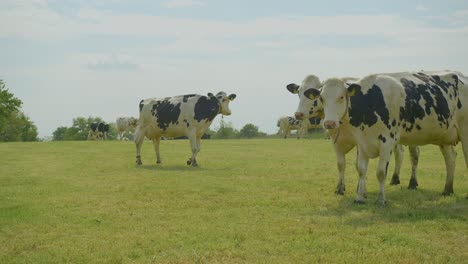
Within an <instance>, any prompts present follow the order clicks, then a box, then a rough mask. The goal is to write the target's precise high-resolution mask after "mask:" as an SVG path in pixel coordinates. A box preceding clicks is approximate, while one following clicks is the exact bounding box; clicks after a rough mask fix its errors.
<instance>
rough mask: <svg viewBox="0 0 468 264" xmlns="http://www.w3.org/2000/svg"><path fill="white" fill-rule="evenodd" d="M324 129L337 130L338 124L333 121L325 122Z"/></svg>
mask: <svg viewBox="0 0 468 264" xmlns="http://www.w3.org/2000/svg"><path fill="white" fill-rule="evenodd" d="M323 127H325V128H326V129H335V128H336V122H335V121H331V120H325V121H324V122H323Z"/></svg>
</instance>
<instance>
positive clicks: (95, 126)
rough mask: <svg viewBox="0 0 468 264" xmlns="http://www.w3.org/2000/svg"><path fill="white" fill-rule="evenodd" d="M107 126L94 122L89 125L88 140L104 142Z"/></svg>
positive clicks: (107, 130)
mask: <svg viewBox="0 0 468 264" xmlns="http://www.w3.org/2000/svg"><path fill="white" fill-rule="evenodd" d="M108 132H109V125H108V124H106V123H104V122H94V123H92V124H91V125H90V129H89V132H88V140H103V139H104V140H106V139H107V133H108Z"/></svg>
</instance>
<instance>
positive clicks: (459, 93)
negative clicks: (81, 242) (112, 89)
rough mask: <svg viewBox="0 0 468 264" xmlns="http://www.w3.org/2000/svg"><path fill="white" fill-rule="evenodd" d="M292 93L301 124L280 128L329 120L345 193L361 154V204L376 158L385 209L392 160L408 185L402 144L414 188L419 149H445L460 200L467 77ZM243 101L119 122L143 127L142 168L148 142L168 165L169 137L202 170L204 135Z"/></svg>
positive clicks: (160, 107)
mask: <svg viewBox="0 0 468 264" xmlns="http://www.w3.org/2000/svg"><path fill="white" fill-rule="evenodd" d="M286 88H287V90H288V91H289V92H291V93H293V94H297V95H298V96H299V104H298V107H297V110H296V112H295V114H294V116H295V118H293V117H285V118H281V119H280V120H278V124H277V125H278V127H280V129H281V131H282V135H283V136H284V137H286V136H287V135H288V134H289V131H290V130H291V128H292V127H293V126H294V125H295V126H296V128H295V129H297V130H298V133H297V134H298V136H299V135H300V134H302V132H299V131H301V130H304V129H306V128H307V127H308V126H309V125H317V124H318V122H319V120H322V123H321V125H322V126H323V127H324V128H325V129H326V130H327V132H328V134H329V135H330V137H331V142H332V145H333V149H334V151H335V154H336V159H337V167H338V176H339V177H338V179H339V180H338V184H337V187H336V193H337V194H344V191H345V179H344V172H345V165H346V164H345V155H346V154H347V153H348V152H349V151H351V150H352V149H353V148H354V147H357V161H356V169H357V171H358V174H359V181H358V186H357V197H356V199H355V201H356V202H357V203H363V202H365V200H366V198H367V191H366V173H367V169H368V163H369V159H373V158H379V161H378V166H377V170H376V171H377V173H376V174H377V175H376V176H377V179H378V181H379V194H378V202H379V203H381V204H383V205H384V204H385V203H386V199H385V188H384V187H385V179H386V176H387V170H388V165H389V162H390V159H391V156H392V154H394V157H395V163H396V164H395V171H394V173H393V177H392V180H391V183H392V184H399V183H400V180H399V174H400V168H401V164H402V160H403V146H402V145H405V146H408V148H409V152H410V156H411V165H412V173H411V180H410V183H409V188H411V189H415V188H416V187H417V186H418V182H417V178H416V170H417V165H418V160H419V151H420V150H419V147H418V146H422V145H426V144H434V145H438V146H439V147H440V151H441V152H442V155H443V157H444V160H445V166H446V182H445V189H444V192H443V194H444V195H450V194H452V193H453V180H454V172H455V158H456V155H457V154H456V152H455V150H454V146H455V145H456V144H458V143H459V142H461V144H462V149H463V154H464V157H465V162H466V165H467V167H468V78H467V77H465V76H464V75H463V74H461V73H459V72H455V71H433V72H427V71H420V72H400V73H385V74H372V75H369V76H365V77H363V78H361V79H357V78H330V79H327V80H325V81H323V82H321V81H320V79H319V78H318V77H317V76H315V75H308V76H306V78H305V79H304V80H303V82H302V83H301V84H300V85H297V84H294V83H291V84H289V85H287V87H286ZM235 98H236V95H235V94H230V95H228V94H226V93H225V92H219V93H217V94H216V95H213V94H211V93H209V94H208V95H206V96H204V95H197V94H189V95H181V96H174V97H166V98H152V99H146V100H142V101H141V102H140V104H139V110H140V111H139V112H140V116H139V119H138V120H136V119H135V118H122V119H121V120H120V121H119V119H118V120H117V127H118V130H119V131H125V130H128V129H131V128H135V127H136V129H135V143H136V163H137V164H138V165H141V164H142V160H141V146H142V143H143V140H144V138H145V137H146V138H148V139H150V140H152V141H153V145H154V150H155V152H156V163H161V156H160V152H159V145H160V141H161V137H180V136H186V137H187V138H188V139H189V141H190V146H191V150H192V155H191V157H189V159H188V161H187V164H188V165H191V166H198V163H197V160H196V157H197V154H198V152H199V151H200V143H201V138H202V136H203V134H204V133H205V131H206V130H207V129H208V128H209V126H210V125H211V123H212V121H213V119H214V118H215V117H216V116H217V115H218V114H221V115H230V114H231V110H230V109H229V103H230V102H231V101H233V100H234V99H235ZM119 123H120V124H121V125H119ZM92 131H93V132H91V130H90V135H91V134H92V135H95V134H96V135H97V137H100V138H102V137H104V138H105V127H104V128H103V130H101V129H100V128H99V124H97V125H96V126H95V129H92ZM94 131H97V132H94Z"/></svg>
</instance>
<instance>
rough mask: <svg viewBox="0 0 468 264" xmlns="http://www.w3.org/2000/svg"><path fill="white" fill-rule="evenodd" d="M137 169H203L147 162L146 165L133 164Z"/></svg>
mask: <svg viewBox="0 0 468 264" xmlns="http://www.w3.org/2000/svg"><path fill="white" fill-rule="evenodd" d="M135 168H137V169H144V170H152V171H200V170H204V169H203V168H201V167H192V166H189V165H162V164H148V165H135Z"/></svg>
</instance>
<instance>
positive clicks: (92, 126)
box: [90, 122, 99, 132]
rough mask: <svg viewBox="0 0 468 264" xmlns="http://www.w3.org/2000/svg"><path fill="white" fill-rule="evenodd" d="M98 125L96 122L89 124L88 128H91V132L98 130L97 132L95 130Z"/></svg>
mask: <svg viewBox="0 0 468 264" xmlns="http://www.w3.org/2000/svg"><path fill="white" fill-rule="evenodd" d="M98 125H99V123H98V122H94V123H91V126H90V127H91V130H92V131H93V132H96V131H98V130H97V129H98Z"/></svg>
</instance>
